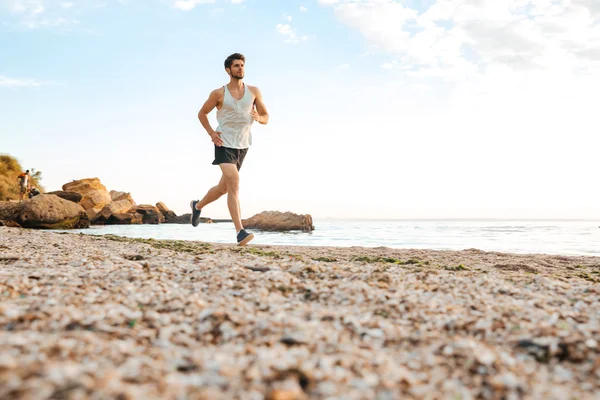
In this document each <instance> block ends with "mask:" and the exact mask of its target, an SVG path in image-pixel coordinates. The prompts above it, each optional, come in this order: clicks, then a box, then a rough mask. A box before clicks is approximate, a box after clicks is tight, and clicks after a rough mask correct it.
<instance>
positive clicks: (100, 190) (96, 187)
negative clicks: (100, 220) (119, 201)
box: [62, 178, 112, 220]
mask: <svg viewBox="0 0 600 400" xmlns="http://www.w3.org/2000/svg"><path fill="white" fill-rule="evenodd" d="M62 189H63V190H64V191H66V192H76V193H79V194H81V195H82V196H83V198H82V199H81V201H80V202H79V204H81V206H82V207H83V208H84V210H85V211H86V213H87V215H88V218H89V219H90V220H93V219H94V217H95V216H96V214H98V213H99V212H100V211H101V210H102V209H103V208H104V206H105V205H107V204H109V203H110V202H111V201H112V198H111V196H110V193H108V191H107V190H106V187H105V186H104V185H103V184H102V183H101V182H100V179H98V178H88V179H80V180H76V181H73V182H69V183H66V184H64V185H63V186H62Z"/></svg>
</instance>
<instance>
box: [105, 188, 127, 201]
mask: <svg viewBox="0 0 600 400" xmlns="http://www.w3.org/2000/svg"><path fill="white" fill-rule="evenodd" d="M108 194H110V198H111V199H112V200H113V201H115V200H119V198H120V197H121V196H125V195H128V194H129V193H127V192H119V191H118V190H111V191H110V192H108Z"/></svg>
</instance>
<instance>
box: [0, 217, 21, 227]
mask: <svg viewBox="0 0 600 400" xmlns="http://www.w3.org/2000/svg"><path fill="white" fill-rule="evenodd" d="M0 226H6V227H7V228H20V227H21V225H19V224H18V223H17V222H15V221H4V220H1V219H0Z"/></svg>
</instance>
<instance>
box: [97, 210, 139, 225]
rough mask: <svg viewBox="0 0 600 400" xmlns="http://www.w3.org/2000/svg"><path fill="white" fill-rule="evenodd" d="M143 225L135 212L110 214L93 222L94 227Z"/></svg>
mask: <svg viewBox="0 0 600 400" xmlns="http://www.w3.org/2000/svg"><path fill="white" fill-rule="evenodd" d="M142 223H143V216H142V214H140V213H137V212H126V213H122V214H110V215H108V216H106V217H105V216H104V215H102V216H100V217H97V218H96V219H95V220H94V224H95V225H138V224H142Z"/></svg>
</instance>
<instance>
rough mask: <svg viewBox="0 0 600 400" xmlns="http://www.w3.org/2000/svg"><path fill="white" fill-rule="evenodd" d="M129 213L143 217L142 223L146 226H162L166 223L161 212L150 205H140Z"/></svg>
mask: <svg viewBox="0 0 600 400" xmlns="http://www.w3.org/2000/svg"><path fill="white" fill-rule="evenodd" d="M129 212H136V213H138V214H141V215H142V223H144V224H162V223H163V222H165V217H163V215H162V213H161V212H160V210H159V209H158V208H157V207H155V206H153V205H150V204H140V205H139V206H135V207H133V208H132V209H131V210H129Z"/></svg>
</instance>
